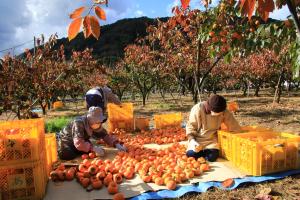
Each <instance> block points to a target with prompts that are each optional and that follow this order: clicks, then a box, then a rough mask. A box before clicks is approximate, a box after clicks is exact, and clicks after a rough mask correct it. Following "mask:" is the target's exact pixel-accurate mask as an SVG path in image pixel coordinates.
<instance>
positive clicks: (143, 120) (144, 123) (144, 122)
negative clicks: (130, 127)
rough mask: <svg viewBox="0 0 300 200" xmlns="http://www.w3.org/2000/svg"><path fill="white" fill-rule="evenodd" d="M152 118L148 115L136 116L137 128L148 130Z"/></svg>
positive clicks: (135, 123) (135, 124)
mask: <svg viewBox="0 0 300 200" xmlns="http://www.w3.org/2000/svg"><path fill="white" fill-rule="evenodd" d="M149 123H150V118H148V117H136V118H135V120H134V127H135V130H139V131H140V130H148V129H149Z"/></svg>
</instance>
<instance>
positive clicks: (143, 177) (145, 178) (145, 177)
mask: <svg viewBox="0 0 300 200" xmlns="http://www.w3.org/2000/svg"><path fill="white" fill-rule="evenodd" d="M142 180H143V181H144V182H145V183H149V182H150V181H151V176H147V175H143V176H142Z"/></svg>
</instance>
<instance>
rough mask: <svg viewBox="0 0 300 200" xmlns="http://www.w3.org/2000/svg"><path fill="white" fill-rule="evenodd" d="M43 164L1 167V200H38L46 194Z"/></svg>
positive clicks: (34, 163)
mask: <svg viewBox="0 0 300 200" xmlns="http://www.w3.org/2000/svg"><path fill="white" fill-rule="evenodd" d="M43 174H45V171H44V167H43V163H42V162H40V161H38V162H32V163H30V162H29V163H27V164H25V163H23V164H18V165H8V166H0V195H1V200H10V199H17V200H25V199H26V200H35V199H36V200H37V199H39V200H40V199H42V198H43V196H44V194H45V189H46V184H47V182H46V181H45V179H44V176H43Z"/></svg>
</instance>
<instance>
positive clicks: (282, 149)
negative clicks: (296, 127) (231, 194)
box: [232, 132, 300, 176]
mask: <svg viewBox="0 0 300 200" xmlns="http://www.w3.org/2000/svg"><path fill="white" fill-rule="evenodd" d="M232 139H233V145H232V151H233V152H234V155H233V157H232V158H233V160H232V161H233V164H234V165H235V166H236V167H238V168H239V169H240V170H242V171H244V172H245V173H247V174H248V175H254V176H261V175H264V174H270V173H275V172H280V171H286V170H291V169H297V168H298V167H299V165H298V144H299V142H300V137H299V136H296V135H293V134H289V133H275V132H259V133H258V132H252V133H244V134H238V135H235V136H233V138H232Z"/></svg>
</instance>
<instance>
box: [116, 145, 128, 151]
mask: <svg viewBox="0 0 300 200" xmlns="http://www.w3.org/2000/svg"><path fill="white" fill-rule="evenodd" d="M116 148H117V149H118V150H119V151H125V152H126V151H127V148H126V147H125V146H123V145H121V144H119V143H118V144H116Z"/></svg>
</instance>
